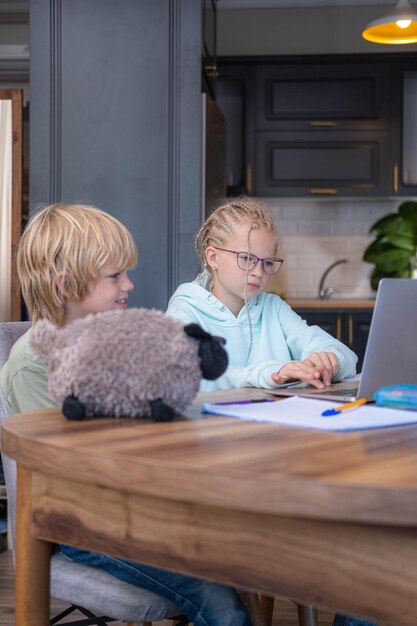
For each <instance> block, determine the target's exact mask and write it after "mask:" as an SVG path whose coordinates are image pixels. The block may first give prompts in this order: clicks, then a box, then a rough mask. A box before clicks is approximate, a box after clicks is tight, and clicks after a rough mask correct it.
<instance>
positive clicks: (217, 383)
mask: <svg viewBox="0 0 417 626" xmlns="http://www.w3.org/2000/svg"><path fill="white" fill-rule="evenodd" d="M248 307H249V311H250V319H251V322H252V347H251V348H250V328H249V321H248V317H247V312H246V308H245V307H243V308H242V309H241V311H240V313H239V315H238V316H237V317H235V315H234V314H233V313H232V312H231V311H230V310H229V309H228V308H227V307H226V306H225V305H224V304H223V303H222V302H220V300H218V299H217V298H216V297H215V296H214V295H213V294H212V293H210V292H209V291H207V289H205V288H204V287H201V286H200V285H199V284H198V283H197V282H195V281H194V282H193V283H184V284H183V285H180V286H179V287H178V289H177V290H176V292H175V293H174V295H173V296H172V298H171V300H170V301H169V304H168V309H167V312H166V314H167V315H170V316H172V317H175V318H176V319H178V320H180V321H181V322H183V323H185V324H188V323H190V322H196V323H197V324H200V326H201V327H202V328H203V329H204V330H206V331H207V332H209V333H211V334H212V335H217V336H220V337H224V338H225V339H226V346H225V348H226V350H227V353H228V355H229V367H228V368H227V370H226V372H225V374H223V376H221V377H220V378H218V379H217V380H214V381H202V383H201V391H213V390H215V389H230V388H232V387H263V388H266V389H274V388H276V387H277V386H278V385H276V384H275V383H274V382H273V380H272V378H271V374H273V373H274V372H277V371H278V370H280V369H281V367H282V366H283V365H285V363H288V362H289V361H302V360H304V359H305V358H307V357H308V356H309V355H310V354H311V353H312V352H333V353H334V354H335V355H336V357H337V359H338V361H339V369H338V371H337V372H336V375H335V376H334V377H333V381H338V380H341V379H342V378H348V377H350V376H354V374H355V373H356V367H355V366H356V361H357V360H358V359H357V356H356V355H355V354H354V353H353V352H352V350H350V349H349V348H348V347H347V346H345V345H344V344H343V343H341V342H340V341H338V340H337V339H334V338H333V337H332V336H331V335H329V334H328V333H326V332H325V331H324V330H322V329H321V328H319V327H318V326H308V325H307V323H306V322H305V321H304V320H303V319H302V318H301V317H300V316H299V315H297V313H295V312H294V311H293V310H292V309H291V307H290V306H289V305H288V304H287V303H286V302H284V301H283V300H281V298H279V297H278V296H275V295H273V294H270V293H261V294H260V295H259V296H257V297H256V298H255V299H254V300H252V301H251V302H250V303H249V304H248Z"/></svg>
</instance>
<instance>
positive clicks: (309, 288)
mask: <svg viewBox="0 0 417 626" xmlns="http://www.w3.org/2000/svg"><path fill="white" fill-rule="evenodd" d="M262 200H263V201H264V202H265V203H266V204H267V205H268V206H269V208H270V209H271V211H272V213H273V214H274V216H275V218H276V220H277V223H278V231H279V237H280V239H279V256H281V257H282V258H283V259H285V263H284V265H283V267H282V269H281V270H280V272H279V273H278V274H277V275H276V276H274V277H272V279H271V282H270V287H269V288H270V289H272V290H273V291H275V292H277V293H283V294H285V296H286V297H287V298H310V297H316V296H317V293H318V286H319V282H320V278H321V276H322V274H323V272H324V271H325V270H326V268H327V267H329V265H331V264H332V263H334V262H335V261H337V260H338V259H344V258H346V259H349V261H350V263H349V264H348V265H346V264H343V265H338V266H337V267H335V268H334V269H333V270H332V271H331V272H330V274H329V275H328V278H327V280H326V285H325V286H327V287H333V288H334V289H336V291H337V293H336V295H339V296H343V297H353V298H368V297H371V296H373V295H375V294H374V292H373V291H372V290H371V288H370V285H369V274H370V271H371V270H372V267H373V266H371V265H369V264H368V263H364V262H363V261H362V255H363V252H364V250H365V248H366V246H367V245H368V244H369V242H370V241H371V238H370V237H369V235H368V231H369V228H370V226H371V225H372V224H373V223H374V222H376V220H378V219H379V218H380V217H382V216H383V215H386V214H387V213H390V212H392V211H396V210H397V208H398V206H399V205H400V204H401V202H403V201H404V200H405V198H404V199H401V200H399V199H387V198H378V199H369V200H364V199H358V200H356V199H346V200H337V201H335V200H320V199H313V200H310V199H303V198H285V199H282V198H277V199H274V198H262Z"/></svg>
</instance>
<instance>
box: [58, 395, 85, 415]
mask: <svg viewBox="0 0 417 626" xmlns="http://www.w3.org/2000/svg"><path fill="white" fill-rule="evenodd" d="M62 412H63V414H64V415H65V417H66V418H67V419H68V420H83V419H85V406H84V405H83V403H82V402H80V401H79V400H78V398H76V397H75V396H73V395H71V396H68V397H66V398H65V400H64V404H63V405H62Z"/></svg>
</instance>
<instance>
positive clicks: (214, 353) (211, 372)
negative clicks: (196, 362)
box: [184, 324, 228, 380]
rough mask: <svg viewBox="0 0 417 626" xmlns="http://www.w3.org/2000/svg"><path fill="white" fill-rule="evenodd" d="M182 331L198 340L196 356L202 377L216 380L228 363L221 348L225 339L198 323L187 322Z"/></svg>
mask: <svg viewBox="0 0 417 626" xmlns="http://www.w3.org/2000/svg"><path fill="white" fill-rule="evenodd" d="M184 332H185V333H186V334H187V335H188V336H189V337H192V338H193V339H196V340H197V341H199V342H200V346H199V348H198V356H199V358H200V366H201V372H202V375H203V378H205V379H206V380H216V378H219V376H221V375H222V374H224V372H225V371H226V368H227V364H228V356H227V352H226V350H225V349H224V348H223V346H224V344H225V343H226V339H223V337H214V336H213V335H210V333H207V332H206V331H205V330H203V329H202V328H201V326H199V325H198V324H187V326H184Z"/></svg>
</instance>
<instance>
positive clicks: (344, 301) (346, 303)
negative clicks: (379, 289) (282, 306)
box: [287, 298, 375, 310]
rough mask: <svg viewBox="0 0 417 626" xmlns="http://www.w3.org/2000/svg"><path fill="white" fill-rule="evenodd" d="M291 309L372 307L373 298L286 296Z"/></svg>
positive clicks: (373, 303)
mask: <svg viewBox="0 0 417 626" xmlns="http://www.w3.org/2000/svg"><path fill="white" fill-rule="evenodd" d="M287 302H288V304H289V305H290V307H291V308H292V309H295V310H297V309H373V308H374V306H375V298H330V300H319V299H318V298H288V300H287Z"/></svg>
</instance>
